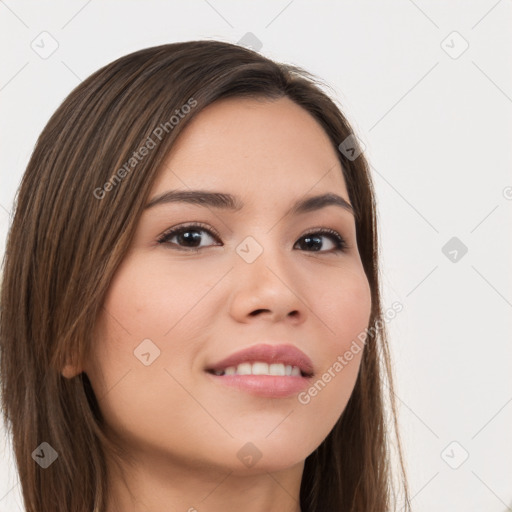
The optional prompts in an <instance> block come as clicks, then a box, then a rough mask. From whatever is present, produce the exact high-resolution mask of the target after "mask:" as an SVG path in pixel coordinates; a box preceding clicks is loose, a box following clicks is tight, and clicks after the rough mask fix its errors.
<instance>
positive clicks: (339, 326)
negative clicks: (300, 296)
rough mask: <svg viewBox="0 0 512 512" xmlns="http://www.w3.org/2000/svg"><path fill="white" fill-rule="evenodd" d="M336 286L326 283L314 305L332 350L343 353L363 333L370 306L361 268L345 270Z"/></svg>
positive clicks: (365, 281) (368, 291)
mask: <svg viewBox="0 0 512 512" xmlns="http://www.w3.org/2000/svg"><path fill="white" fill-rule="evenodd" d="M339 283H340V284H339V285H338V286H335V285H334V286H333V285H332V284H330V285H329V286H326V287H325V288H324V293H322V294H321V298H320V299H319V302H318V303H317V307H318V311H319V312H320V315H319V316H320V318H321V320H322V321H323V323H324V325H325V327H326V329H327V331H328V333H329V334H330V336H329V337H328V339H327V345H328V346H329V348H330V350H329V352H330V353H331V356H332V351H333V350H334V351H336V352H338V351H340V350H343V351H344V350H346V349H347V348H348V347H349V346H350V345H351V342H352V341H353V340H354V339H357V338H358V336H359V335H360V334H361V333H362V332H364V331H365V329H366V328H367V327H368V322H369V320H370V313H371V307H372V300H371V290H370V286H369V283H368V279H367V278H366V275H365V273H364V271H363V269H362V268H360V269H356V270H354V271H352V270H347V271H346V272H344V274H343V276H342V277H341V278H340V280H339Z"/></svg>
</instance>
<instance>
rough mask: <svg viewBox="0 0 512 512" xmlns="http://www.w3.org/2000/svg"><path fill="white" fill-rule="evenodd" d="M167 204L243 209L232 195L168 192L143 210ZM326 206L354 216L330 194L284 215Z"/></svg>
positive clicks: (306, 200)
mask: <svg viewBox="0 0 512 512" xmlns="http://www.w3.org/2000/svg"><path fill="white" fill-rule="evenodd" d="M167 203H188V204H196V205H199V206H205V207H212V208H218V209H223V210H230V211H234V212H238V211H240V210H241V209H242V208H243V207H244V203H243V201H241V200H240V198H238V197H237V196H234V195H232V194H226V193H222V192H210V191H205V190H169V191H168V192H164V193H163V194H160V195H158V196H155V197H154V198H153V199H151V200H150V201H149V203H148V204H147V205H146V206H145V209H146V210H147V209H149V208H153V207H155V206H157V205H162V204H167ZM326 206H339V207H341V208H343V209H344V210H346V211H348V212H350V213H351V214H352V215H354V209H353V207H352V205H351V204H350V203H349V202H348V201H347V200H346V199H344V198H343V197H341V196H339V195H337V194H331V193H327V194H321V195H317V196H311V197H306V198H302V199H299V200H298V201H296V202H295V203H294V204H293V205H292V206H291V208H290V209H289V210H288V211H287V212H286V213H285V215H290V214H291V215H298V214H302V213H308V212H312V211H314V210H320V209H321V208H325V207H326Z"/></svg>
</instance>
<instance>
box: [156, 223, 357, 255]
mask: <svg viewBox="0 0 512 512" xmlns="http://www.w3.org/2000/svg"><path fill="white" fill-rule="evenodd" d="M315 230H316V231H315ZM187 231H206V232H207V233H208V234H209V235H210V236H211V235H213V238H217V240H219V239H220V236H219V235H218V233H217V232H216V231H215V230H213V229H212V228H210V227H207V226H206V225H205V224H202V223H200V222H196V223H191V224H186V225H182V226H179V227H176V228H171V229H169V230H168V231H166V232H165V233H163V234H162V235H161V236H160V237H159V238H158V239H157V242H158V243H159V244H162V245H169V246H170V247H171V248H174V247H172V246H175V248H176V249H177V250H178V251H185V252H199V251H200V250H201V249H204V248H205V247H198V248H194V247H188V248H182V247H179V246H178V245H177V244H171V243H170V242H169V239H171V238H173V237H174V236H176V235H179V234H181V233H186V232H187ZM311 235H329V236H330V237H331V240H332V241H333V242H334V243H335V245H336V247H335V248H334V249H330V250H328V251H306V252H319V253H325V254H328V253H339V252H346V251H347V249H349V246H348V244H347V242H346V240H345V239H344V238H343V237H342V236H341V235H340V234H339V233H338V232H337V231H334V230H333V229H330V228H313V229H312V230H310V231H308V232H306V233H304V234H303V235H301V236H300V237H299V240H300V239H301V238H304V237H306V236H311Z"/></svg>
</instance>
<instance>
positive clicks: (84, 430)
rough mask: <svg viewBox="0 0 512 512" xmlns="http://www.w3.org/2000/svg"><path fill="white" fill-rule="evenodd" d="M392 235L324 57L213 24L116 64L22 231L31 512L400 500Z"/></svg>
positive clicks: (13, 296)
mask: <svg viewBox="0 0 512 512" xmlns="http://www.w3.org/2000/svg"><path fill="white" fill-rule="evenodd" d="M377 249H378V246H377V232H376V212H375V200H374V193H373V188H372V183H371V178H370V175H369V172H368V165H367V163H366V161H365V159H364V156H363V154H361V150H360V148H359V147H358V146H357V139H356V137H355V136H354V134H353V133H352V129H351V128H350V126H349V124H348V122H347V120H346V119H345V118H344V116H343V114H342V113H341V112H340V110H339V108H338V107H337V106H336V105H335V103H334V102H333V101H332V100H331V99H329V97H328V96H327V95H326V94H325V93H324V92H323V91H322V90H321V88H320V87H319V85H318V84H317V83H315V79H314V77H312V76H311V75H309V74H308V73H307V72H305V71H304V70H302V69H300V68H297V67H293V66H287V65H284V64H279V63H275V62H273V61H271V60H269V59H267V58H264V57H263V56H261V55H259V54H258V53H256V52H253V51H250V50H248V49H245V48H242V47H238V46H236V45H232V44H227V43H223V42H217V41H192V42H184V43H175V44H168V45H163V46H159V47H154V48H148V49H145V50H141V51H138V52H135V53H132V54H130V55H127V56H124V57H122V58H120V59H118V60H116V61H115V62H112V63H110V64H109V65H107V66H105V67H103V68H102V69H100V70H99V71H97V72H96V73H94V74H93V75H92V76H90V77H89V78H88V79H87V80H85V81H84V82H82V83H81V84H80V85H79V86H78V87H77V88H76V89H75V90H74V91H72V92H71V94H70V95H69V96H68V97H67V98H66V99H65V101H64V102H63V103H62V105H61V106H60V107H59V108H58V109H57V111H56V112H55V114H54V115H53V116H52V118H51V119H50V121H49V122H48V124H47V126H46V127H45V129H44V130H43V132H42V134H41V136H40V137H39V139H38V141H37V145H36V148H35V150H34V153H33V155H32V158H31V160H30V162H29V165H28V167H27V170H26V172H25V174H24V176H23V180H22V183H21V186H20V189H19V191H18V196H17V202H16V212H15V216H14V220H13V223H12V226H11V229H10V232H9V236H8V241H7V246H6V256H5V263H4V273H3V283H2V295H1V308H2V309H1V338H0V340H1V342H0V350H1V367H0V370H1V378H2V399H3V411H4V416H5V421H6V426H7V428H8V429H9V433H10V434H11V435H12V439H13V448H14V453H15V457H16V461H17V465H18V472H19V476H20V482H21V488H22V493H23V498H24V502H25V507H26V511H27V512H36V511H37V512H47V511H48V512H50V511H52V512H53V511H55V510H62V511H64V510H65V511H70V512H71V511H73V512H74V511H77V512H78V511H80V512H91V510H93V509H94V510H96V511H98V512H100V511H101V512H115V511H123V512H130V511H135V510H137V511H141V510H147V511H152V512H160V511H168V510H189V511H194V510H199V511H209V512H212V511H219V510H223V511H225V510H244V511H249V512H251V511H273V510H280V511H290V512H292V511H293V512H297V511H302V512H306V511H307V512H309V511H319V512H320V511H321V512H325V511H343V512H348V511H353V512H355V511H365V512H369V511H375V512H376V511H387V510H391V507H392V506H394V505H397V503H394V502H393V499H392V495H391V489H392V485H391V484H392V473H391V469H390V467H391V466H390V452H389V449H390V447H389V446H388V436H387V431H388V425H387V423H386V416H385V409H384V397H385V395H384V393H383V391H384V387H383V385H384V377H387V378H388V380H389V399H390V403H391V406H392V407H391V413H392V419H393V425H394V428H395V431H396V430H397V421H396V413H395V404H394V395H393V385H392V375H391V372H390V360H389V354H388V348H387V345H386V337H385V329H384V314H383V311H382V307H381V301H380V295H379V281H378V251H377ZM397 441H399V437H398V432H397ZM398 453H399V456H400V459H399V466H400V471H401V475H402V477H401V478H402V483H403V486H404V498H403V499H404V503H406V505H407V503H408V501H409V500H408V496H407V494H408V491H407V483H406V477H405V470H404V465H403V462H402V456H401V451H400V442H398ZM402 510H403V508H402Z"/></svg>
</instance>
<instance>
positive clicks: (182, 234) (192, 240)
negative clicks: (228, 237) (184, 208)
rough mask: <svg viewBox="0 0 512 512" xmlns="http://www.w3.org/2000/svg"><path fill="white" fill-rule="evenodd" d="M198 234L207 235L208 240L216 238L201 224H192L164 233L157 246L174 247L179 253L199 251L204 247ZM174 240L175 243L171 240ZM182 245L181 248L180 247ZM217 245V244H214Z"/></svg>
mask: <svg viewBox="0 0 512 512" xmlns="http://www.w3.org/2000/svg"><path fill="white" fill-rule="evenodd" d="M200 233H208V236H209V237H210V238H216V239H217V240H218V236H217V235H216V234H213V233H212V231H211V230H210V229H206V228H205V227H203V225H202V224H198V223H194V224H188V225H185V226H179V227H177V228H172V229H170V230H169V231H166V232H165V233H164V234H163V235H162V236H161V237H160V238H159V239H158V240H157V242H158V243H159V244H164V245H169V246H171V248H174V247H172V246H176V249H178V250H181V251H195V252H197V251H199V249H201V248H202V247H204V246H201V242H202V236H201V234H200ZM174 238H176V242H173V241H172V240H173V239H174ZM181 244H183V246H182V245H181ZM216 245H219V244H216Z"/></svg>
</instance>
